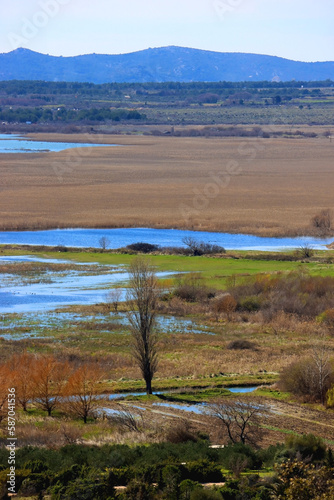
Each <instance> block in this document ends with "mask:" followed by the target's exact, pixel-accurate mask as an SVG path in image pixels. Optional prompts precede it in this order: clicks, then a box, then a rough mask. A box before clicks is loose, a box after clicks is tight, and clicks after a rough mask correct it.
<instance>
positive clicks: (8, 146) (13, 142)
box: [0, 134, 117, 153]
mask: <svg viewBox="0 0 334 500" xmlns="http://www.w3.org/2000/svg"><path fill="white" fill-rule="evenodd" d="M106 146H107V147H109V146H111V147H112V146H117V144H94V143H92V142H89V143H79V142H44V141H32V140H30V139H26V138H24V137H21V136H19V135H13V134H10V135H7V134H0V153H50V152H53V153H59V151H64V150H65V149H73V148H95V147H106Z"/></svg>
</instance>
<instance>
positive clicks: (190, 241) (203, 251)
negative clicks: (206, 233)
mask: <svg viewBox="0 0 334 500" xmlns="http://www.w3.org/2000/svg"><path fill="white" fill-rule="evenodd" d="M182 242H183V244H184V245H185V246H186V247H187V248H188V249H189V251H190V254H191V255H194V256H200V255H210V254H216V253H226V250H225V248H224V247H222V246H220V245H215V244H212V243H206V242H205V241H198V240H196V239H195V238H192V237H190V236H187V237H185V238H183V240H182Z"/></svg>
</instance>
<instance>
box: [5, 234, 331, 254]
mask: <svg viewBox="0 0 334 500" xmlns="http://www.w3.org/2000/svg"><path fill="white" fill-rule="evenodd" d="M104 236H105V237H106V238H108V240H109V243H108V245H107V248H121V247H125V246H126V245H129V244H131V243H137V242H146V243H151V244H154V245H160V246H162V247H165V246H184V243H183V239H184V238H185V237H191V238H194V239H196V240H200V241H205V242H206V243H214V244H217V245H221V246H223V247H224V248H226V249H227V250H263V251H266V250H267V251H283V250H288V249H293V248H298V247H301V246H306V245H307V246H310V247H312V248H314V249H325V245H327V244H329V243H332V241H333V238H325V239H320V238H313V237H311V236H300V237H298V238H263V237H260V236H252V235H247V234H229V233H213V232H211V233H209V232H204V231H183V230H179V229H151V228H126V229H124V228H120V229H52V230H47V231H0V244H16V245H46V246H58V245H61V246H68V247H92V248H99V247H100V244H99V240H100V239H101V238H102V237H104Z"/></svg>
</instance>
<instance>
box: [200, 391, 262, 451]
mask: <svg viewBox="0 0 334 500" xmlns="http://www.w3.org/2000/svg"><path fill="white" fill-rule="evenodd" d="M208 413H209V415H210V416H211V417H213V418H215V419H217V420H218V421H219V423H220V424H221V425H222V427H223V431H224V432H225V433H226V434H227V436H228V438H229V440H230V441H231V443H243V444H246V443H250V444H252V445H257V444H258V441H259V439H260V438H261V436H262V434H263V431H262V428H261V427H259V424H260V420H261V418H265V417H266V416H267V413H268V408H267V407H266V406H264V405H261V406H260V405H257V404H254V403H251V402H248V401H242V400H240V399H229V398H224V399H220V400H218V401H216V402H213V403H210V404H208Z"/></svg>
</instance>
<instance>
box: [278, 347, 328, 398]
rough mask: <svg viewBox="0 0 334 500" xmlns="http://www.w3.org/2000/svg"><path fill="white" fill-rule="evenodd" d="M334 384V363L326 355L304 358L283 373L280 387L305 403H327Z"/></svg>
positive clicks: (315, 354)
mask: <svg viewBox="0 0 334 500" xmlns="http://www.w3.org/2000/svg"><path fill="white" fill-rule="evenodd" d="M333 383H334V372H333V366H332V363H331V362H330V361H329V359H328V357H327V355H326V353H323V354H321V353H320V354H317V353H316V352H315V353H314V355H313V356H312V357H308V358H302V359H300V360H298V361H295V362H294V363H292V364H290V365H289V366H287V367H286V368H285V369H284V370H283V371H282V373H281V377H280V381H279V385H280V387H281V388H282V389H283V390H285V391H288V392H291V393H292V394H295V395H296V396H299V397H300V398H302V399H303V400H304V401H319V402H321V403H324V402H325V398H326V393H327V391H328V390H329V389H330V387H331V386H332V385H333Z"/></svg>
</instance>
